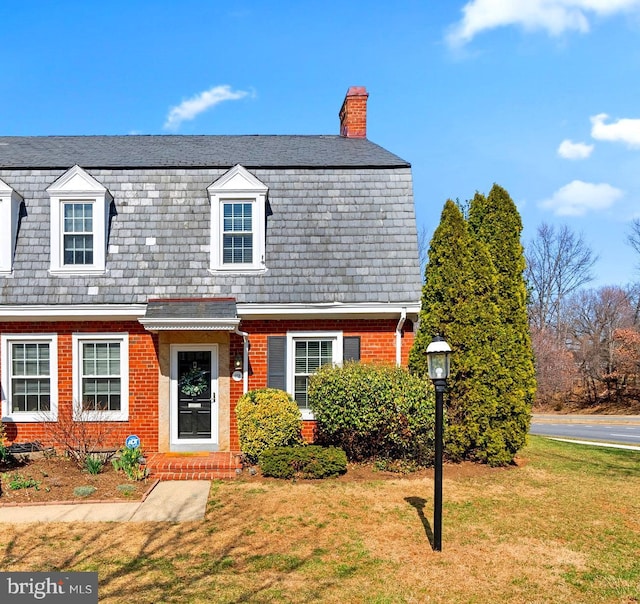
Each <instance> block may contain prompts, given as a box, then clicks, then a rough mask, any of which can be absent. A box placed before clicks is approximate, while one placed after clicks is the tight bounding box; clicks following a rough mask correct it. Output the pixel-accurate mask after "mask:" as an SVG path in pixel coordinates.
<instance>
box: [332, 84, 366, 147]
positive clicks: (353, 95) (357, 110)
mask: <svg viewBox="0 0 640 604" xmlns="http://www.w3.org/2000/svg"><path fill="white" fill-rule="evenodd" d="M368 98H369V93H368V92H367V89H366V88H365V87H364V86H351V88H349V90H347V96H345V97H344V102H343V103H342V108H341V109H340V113H339V114H338V115H339V116H340V136H344V137H346V138H367V99H368Z"/></svg>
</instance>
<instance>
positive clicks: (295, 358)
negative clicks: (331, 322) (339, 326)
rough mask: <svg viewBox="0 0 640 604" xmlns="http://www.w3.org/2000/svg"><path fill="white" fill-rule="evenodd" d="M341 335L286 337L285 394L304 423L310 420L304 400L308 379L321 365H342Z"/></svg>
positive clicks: (307, 400)
mask: <svg viewBox="0 0 640 604" xmlns="http://www.w3.org/2000/svg"><path fill="white" fill-rule="evenodd" d="M342 344H343V337H342V332H331V331H324V332H323V331H320V332H318V331H315V332H313V331H312V332H295V331H290V332H289V333H288V334H287V346H286V356H287V372H286V383H287V388H286V389H287V392H289V393H290V394H291V396H293V398H294V399H295V401H296V403H298V407H299V408H300V412H301V413H302V418H303V419H313V412H312V411H311V408H310V407H309V398H308V396H307V392H308V388H309V376H310V375H311V374H313V373H315V372H316V371H318V369H320V367H322V366H323V365H327V364H334V365H337V364H339V363H342Z"/></svg>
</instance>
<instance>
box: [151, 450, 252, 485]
mask: <svg viewBox="0 0 640 604" xmlns="http://www.w3.org/2000/svg"><path fill="white" fill-rule="evenodd" d="M147 468H149V472H150V475H151V477H152V478H159V479H161V480H214V479H216V478H235V477H236V476H237V473H236V470H241V469H242V464H241V463H240V453H239V452H238V451H217V452H213V453H151V454H150V455H149V456H148V457H147Z"/></svg>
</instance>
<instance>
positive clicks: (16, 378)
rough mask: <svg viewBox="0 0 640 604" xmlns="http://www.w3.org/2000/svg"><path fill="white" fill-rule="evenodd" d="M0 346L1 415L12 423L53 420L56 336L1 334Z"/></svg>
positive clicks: (55, 380)
mask: <svg viewBox="0 0 640 604" xmlns="http://www.w3.org/2000/svg"><path fill="white" fill-rule="evenodd" d="M1 345H2V392H3V394H4V396H3V401H2V415H3V418H4V419H5V420H7V421H16V422H36V421H55V419H56V418H57V406H58V405H57V400H58V379H57V378H58V376H57V354H58V344H57V336H55V335H47V334H44V335H22V334H21V335H15V336H14V335H3V336H2V344H1Z"/></svg>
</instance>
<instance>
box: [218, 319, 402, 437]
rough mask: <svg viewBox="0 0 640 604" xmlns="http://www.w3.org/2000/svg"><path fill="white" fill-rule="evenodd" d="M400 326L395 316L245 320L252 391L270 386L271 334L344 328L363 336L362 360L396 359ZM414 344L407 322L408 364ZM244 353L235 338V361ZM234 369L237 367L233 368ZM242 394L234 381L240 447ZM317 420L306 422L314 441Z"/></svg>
mask: <svg viewBox="0 0 640 604" xmlns="http://www.w3.org/2000/svg"><path fill="white" fill-rule="evenodd" d="M396 326H397V320H393V319H364V320H356V319H351V320H346V321H345V320H337V319H323V320H316V321H308V320H278V321H274V320H261V321H247V320H245V321H243V322H242V325H241V329H242V330H243V331H245V332H247V333H248V334H249V343H250V348H249V390H254V389H256V388H265V387H266V386H267V337H268V336H284V335H286V334H287V332H289V331H342V332H343V335H344V336H345V337H348V336H359V337H360V360H361V361H365V362H379V363H391V364H395V362H396ZM412 344H413V324H412V323H411V322H410V321H407V322H405V325H404V327H403V331H402V341H401V354H402V364H403V365H405V366H406V365H407V363H408V359H409V351H410V350H411V346H412ZM237 354H240V355H241V354H242V339H241V338H239V337H237V336H232V338H231V355H230V358H231V363H232V364H233V359H234V358H235V356H236V355H237ZM230 370H231V371H233V368H232V367H231V368H230ZM240 396H242V382H233V381H232V382H231V448H232V449H234V448H239V443H238V427H237V424H236V420H235V402H236V401H237V400H238V398H240ZM314 433H315V422H312V421H309V422H304V427H303V436H304V437H305V439H306V440H309V441H311V440H313V437H314Z"/></svg>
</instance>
